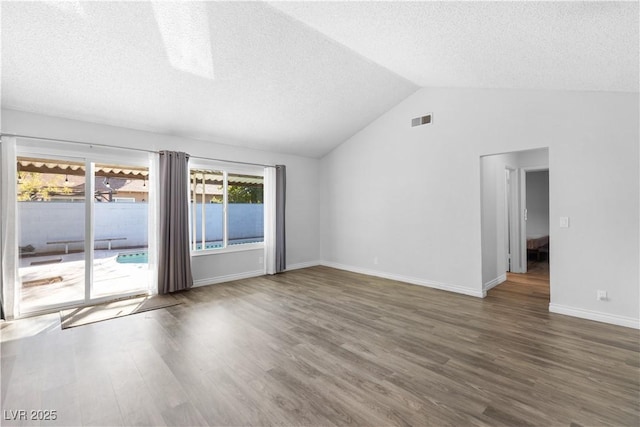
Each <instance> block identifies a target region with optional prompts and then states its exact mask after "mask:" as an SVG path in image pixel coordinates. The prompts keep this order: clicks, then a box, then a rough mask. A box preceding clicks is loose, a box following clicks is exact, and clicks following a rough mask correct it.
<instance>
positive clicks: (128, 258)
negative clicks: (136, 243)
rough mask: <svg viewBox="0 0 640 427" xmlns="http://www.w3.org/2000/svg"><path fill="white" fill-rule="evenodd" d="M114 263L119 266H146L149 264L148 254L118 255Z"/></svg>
mask: <svg viewBox="0 0 640 427" xmlns="http://www.w3.org/2000/svg"><path fill="white" fill-rule="evenodd" d="M116 262H119V263H120V264H147V263H148V262H149V254H148V253H146V252H137V253H131V254H119V255H118V258H116Z"/></svg>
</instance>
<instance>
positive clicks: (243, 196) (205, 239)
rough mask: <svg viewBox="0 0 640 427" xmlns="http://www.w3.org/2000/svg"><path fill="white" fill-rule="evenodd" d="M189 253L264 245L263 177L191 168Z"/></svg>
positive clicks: (254, 174) (254, 173)
mask: <svg viewBox="0 0 640 427" xmlns="http://www.w3.org/2000/svg"><path fill="white" fill-rule="evenodd" d="M190 184H191V250H192V251H203V250H216V249H224V248H228V247H231V246H234V247H241V245H250V244H256V243H260V244H261V243H263V242H264V195H263V193H264V177H263V176H262V175H258V174H257V173H256V172H253V173H251V174H248V173H236V172H235V171H234V172H228V171H226V170H219V169H206V168H192V169H191V171H190Z"/></svg>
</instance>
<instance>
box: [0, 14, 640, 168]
mask: <svg viewBox="0 0 640 427" xmlns="http://www.w3.org/2000/svg"><path fill="white" fill-rule="evenodd" d="M1 7H2V32H1V37H2V106H3V107H4V108H14V109H17V110H23V111H32V112H38V113H44V114H49V115H53V116H61V117H68V118H76V119H80V120H87V121H93V122H98V123H107V124H112V125H117V126H125V127H132V128H137V129H147V130H152V131H157V132H162V133H168V134H175V135H180V136H185V137H192V138H197V139H203V140H208V141H216V142H222V143H227V144H233V145H241V146H247V147H252V148H257V149H264V150H274V151H280V152H287V153H294V154H301V155H306V156H313V157H319V156H322V155H323V154H325V153H327V152H328V151H330V150H331V149H332V148H334V147H335V146H337V145H338V144H340V143H342V142H343V141H344V140H346V139H347V138H348V137H350V136H351V135H353V134H354V133H356V132H357V131H358V130H360V129H362V128H363V127H364V126H366V125H367V124H369V123H370V122H371V121H373V120H374V119H375V118H377V117H378V116H380V115H381V114H383V113H384V112H386V111H387V110H388V109H389V108H391V107H392V106H394V105H395V104H397V103H398V102H400V101H401V100H402V99H404V98H405V97H406V96H408V95H409V94H411V93H413V92H414V91H415V90H417V88H418V87H420V86H447V87H481V88H484V87H491V88H527V89H560V90H610V91H638V77H639V76H638V3H637V2H631V3H611V2H586V3H583V2H563V3H555V2H540V3H538V2H489V3H484V2H468V3H467V2H463V3H458V2H442V3H440V2H406V3H404V2H311V3H310V2H304V3H297V2H296V3H290V2H282V3H269V4H266V3H261V2H251V3H244V2H208V3H197V2H174V3H170V2H76V1H68V2H2V5H1Z"/></svg>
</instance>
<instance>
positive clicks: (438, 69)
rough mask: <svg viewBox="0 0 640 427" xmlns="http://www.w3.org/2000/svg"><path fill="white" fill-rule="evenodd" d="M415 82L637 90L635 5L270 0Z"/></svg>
mask: <svg viewBox="0 0 640 427" xmlns="http://www.w3.org/2000/svg"><path fill="white" fill-rule="evenodd" d="M271 4H272V5H273V6H274V7H276V8H278V9H279V10H281V11H283V12H285V13H287V14H289V15H290V16H292V17H295V18H296V19H298V20H300V22H303V23H305V24H307V25H309V26H311V27H312V28H315V29H316V30H318V31H319V32H322V33H323V34H325V35H327V36H328V37H331V38H332V39H334V40H336V41H338V42H339V43H342V44H343V45H345V46H347V47H349V48H350V49H353V50H354V51H355V52H357V53H359V54H360V55H362V56H364V57H367V58H369V59H371V60H372V61H374V62H376V63H377V64H380V65H382V66H384V67H386V68H388V69H389V70H391V71H394V72H395V73H397V74H399V75H401V76H404V77H406V78H407V79H409V80H410V81H412V82H414V83H416V84H417V85H419V86H440V87H479V88H519V89H542V90H546V89H552V90H596V91H624V92H637V91H638V79H639V75H638V60H639V58H638V50H639V47H638V37H639V36H638V21H639V17H638V2H637V1H633V2H575V1H569V2H548V1H543V2H528V1H516V2H510V1H509V2H503V1H498V2H273V3H271Z"/></svg>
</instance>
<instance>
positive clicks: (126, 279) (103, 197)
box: [16, 149, 152, 314]
mask: <svg viewBox="0 0 640 427" xmlns="http://www.w3.org/2000/svg"><path fill="white" fill-rule="evenodd" d="M123 157H126V154H122V153H120V155H119V156H118V155H114V154H113V153H110V155H107V156H104V155H102V156H101V155H100V154H94V153H91V155H87V156H84V157H71V156H59V155H52V154H51V153H46V154H41V153H37V150H33V149H32V150H22V151H21V150H20V149H18V156H17V158H16V160H17V161H16V165H17V170H16V172H17V178H18V179H17V184H16V196H17V202H16V203H17V207H16V212H17V218H16V230H17V246H18V247H17V248H16V249H17V250H16V253H17V254H18V281H19V286H18V288H17V292H16V294H17V296H18V302H19V305H18V307H19V313H21V314H25V313H30V312H38V311H44V310H50V309H54V308H58V307H68V306H79V305H83V304H87V303H90V302H99V301H102V300H108V299H114V298H118V297H123V296H128V295H135V294H141V293H146V292H147V291H148V290H149V286H150V282H151V280H152V277H151V273H150V272H151V270H150V268H149V262H148V259H149V212H150V209H149V207H150V204H149V194H150V193H149V187H150V185H149V167H148V164H149V159H148V157H147V156H146V155H145V157H144V158H142V159H140V158H138V159H134V161H130V160H124V161H122V160H121V158H123ZM138 157H140V156H138Z"/></svg>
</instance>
